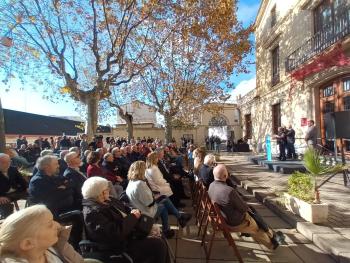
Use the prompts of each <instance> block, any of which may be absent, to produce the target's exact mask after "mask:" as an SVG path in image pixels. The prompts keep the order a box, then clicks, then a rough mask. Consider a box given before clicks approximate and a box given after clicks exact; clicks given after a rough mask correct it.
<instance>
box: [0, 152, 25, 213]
mask: <svg viewBox="0 0 350 263" xmlns="http://www.w3.org/2000/svg"><path fill="white" fill-rule="evenodd" d="M10 164H11V159H10V156H8V155H7V154H5V153H0V218H1V217H2V218H5V217H7V216H8V215H9V214H11V213H12V211H13V205H11V204H10V203H11V202H12V201H16V200H18V199H22V198H26V196H27V187H28V183H27V182H26V181H25V180H24V178H23V177H22V175H21V174H20V173H19V171H18V170H17V168H16V167H12V166H10Z"/></svg>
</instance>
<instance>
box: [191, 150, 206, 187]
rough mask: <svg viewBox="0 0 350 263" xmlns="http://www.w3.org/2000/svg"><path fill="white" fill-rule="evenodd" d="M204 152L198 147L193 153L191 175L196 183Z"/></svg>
mask: <svg viewBox="0 0 350 263" xmlns="http://www.w3.org/2000/svg"><path fill="white" fill-rule="evenodd" d="M204 157H205V150H204V149H203V148H202V147H198V148H196V149H195V150H194V151H193V159H194V161H193V174H194V176H195V179H196V181H198V176H199V170H200V169H201V167H202V165H203V163H204Z"/></svg>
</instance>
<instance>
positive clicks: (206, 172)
mask: <svg viewBox="0 0 350 263" xmlns="http://www.w3.org/2000/svg"><path fill="white" fill-rule="evenodd" d="M215 165H216V160H215V156H214V155H213V154H207V155H206V156H205V157H204V163H203V165H202V167H201V168H200V170H199V174H198V177H199V180H201V181H202V182H203V184H204V185H205V187H206V188H207V189H208V188H209V185H210V184H211V183H212V182H213V181H214V174H213V167H214V166H215Z"/></svg>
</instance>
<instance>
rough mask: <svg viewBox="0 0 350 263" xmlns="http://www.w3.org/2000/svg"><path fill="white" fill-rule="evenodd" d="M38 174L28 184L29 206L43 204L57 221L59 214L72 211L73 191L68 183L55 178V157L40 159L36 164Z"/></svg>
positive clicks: (56, 165) (47, 156) (61, 178)
mask: <svg viewBox="0 0 350 263" xmlns="http://www.w3.org/2000/svg"><path fill="white" fill-rule="evenodd" d="M36 166H37V168H38V172H37V173H36V174H35V175H34V176H33V177H32V179H31V180H30V183H29V198H28V201H29V203H30V204H39V203H42V204H45V205H46V206H47V208H49V209H50V211H51V212H52V214H53V215H54V217H55V218H56V219H57V218H58V215H59V214H60V213H64V212H67V211H70V210H73V191H72V189H71V188H70V187H68V184H67V183H68V181H67V180H65V179H64V178H63V177H57V176H55V175H56V174H57V172H58V161H57V157H55V156H53V155H46V156H44V157H40V158H39V159H38V161H37V164H36Z"/></svg>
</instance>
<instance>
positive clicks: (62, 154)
mask: <svg viewBox="0 0 350 263" xmlns="http://www.w3.org/2000/svg"><path fill="white" fill-rule="evenodd" d="M67 153H69V151H68V150H62V151H61V152H60V159H62V160H63V159H64V156H66V154H67Z"/></svg>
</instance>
